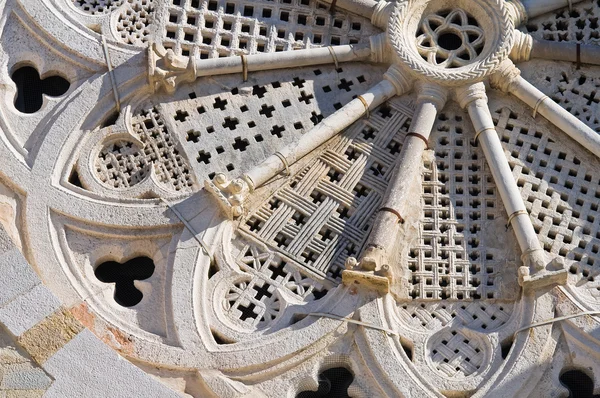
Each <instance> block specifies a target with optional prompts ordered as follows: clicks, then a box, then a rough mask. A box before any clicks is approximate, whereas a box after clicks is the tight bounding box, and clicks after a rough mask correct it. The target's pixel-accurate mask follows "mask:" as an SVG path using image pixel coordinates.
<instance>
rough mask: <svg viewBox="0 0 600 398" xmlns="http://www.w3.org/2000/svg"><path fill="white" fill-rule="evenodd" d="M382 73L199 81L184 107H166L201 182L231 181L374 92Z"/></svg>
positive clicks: (354, 69)
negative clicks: (221, 175) (219, 177)
mask: <svg viewBox="0 0 600 398" xmlns="http://www.w3.org/2000/svg"><path fill="white" fill-rule="evenodd" d="M382 72H383V70H382V69H380V68H377V67H374V68H372V69H371V70H369V71H367V70H365V69H364V68H363V67H360V66H359V65H356V64H354V65H352V64H346V65H344V66H343V67H342V68H339V69H337V70H336V69H335V67H334V66H333V65H331V66H322V67H319V68H310V69H308V68H306V69H302V70H299V71H296V72H295V73H290V72H289V71H273V72H266V73H256V74H252V75H251V78H252V80H251V81H249V82H246V83H242V82H241V76H239V75H234V76H227V77H222V78H219V82H218V83H217V82H216V81H215V80H214V79H211V78H205V79H199V80H198V81H197V82H196V83H195V84H194V85H193V86H192V87H189V88H188V90H189V91H187V92H186V91H183V90H185V88H183V89H182V90H181V92H180V97H179V98H181V97H182V96H185V97H186V99H185V100H179V101H172V100H171V101H169V102H167V103H164V104H163V105H161V109H162V111H163V112H164V115H166V116H165V117H168V118H169V119H170V120H171V121H172V123H171V124H170V126H173V127H174V128H175V129H176V130H177V133H178V135H179V141H180V142H181V143H182V145H183V147H184V149H185V151H186V153H187V156H188V158H189V159H190V160H191V162H192V165H193V166H192V167H193V169H194V171H195V173H196V176H197V177H198V180H200V181H201V180H203V179H206V178H212V177H213V176H214V175H215V173H217V172H225V173H227V174H229V175H230V176H232V177H237V176H238V175H239V174H241V173H243V172H244V171H246V170H248V169H249V168H250V167H252V166H254V165H255V164H258V163H259V162H260V161H262V160H264V159H265V158H266V157H267V156H269V155H270V154H272V153H273V152H275V151H277V150H279V149H281V148H282V147H284V146H285V145H287V144H290V143H292V142H294V141H295V140H297V139H298V138H299V137H300V136H301V135H302V134H304V133H305V132H306V131H308V130H310V129H311V128H312V127H313V126H315V125H316V124H318V123H319V122H320V121H321V120H323V118H324V117H327V116H329V115H330V114H332V113H333V112H335V110H337V109H339V108H341V107H342V104H345V103H347V102H349V101H350V100H351V99H352V98H353V97H354V96H355V95H357V94H359V93H361V92H363V91H364V90H366V89H367V88H368V87H370V86H372V85H373V84H374V83H376V82H377V81H378V79H379V78H380V77H381V73H382Z"/></svg>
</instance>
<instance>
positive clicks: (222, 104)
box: [213, 97, 227, 111]
mask: <svg viewBox="0 0 600 398" xmlns="http://www.w3.org/2000/svg"><path fill="white" fill-rule="evenodd" d="M226 105H227V100H222V99H221V97H217V98H215V102H214V103H213V108H215V109H220V110H222V111H224V110H225V107H226Z"/></svg>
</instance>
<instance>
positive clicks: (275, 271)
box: [267, 261, 288, 281]
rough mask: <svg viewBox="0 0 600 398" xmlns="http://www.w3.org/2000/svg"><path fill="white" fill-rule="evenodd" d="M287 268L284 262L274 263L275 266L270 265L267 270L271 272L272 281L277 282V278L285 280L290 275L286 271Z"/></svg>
mask: <svg viewBox="0 0 600 398" xmlns="http://www.w3.org/2000/svg"><path fill="white" fill-rule="evenodd" d="M285 266H286V263H285V262H284V261H279V262H274V263H273V264H271V265H269V267H268V268H267V269H268V270H269V271H271V279H273V280H274V281H277V278H279V277H281V279H285V277H286V276H287V274H288V273H287V272H286V271H285Z"/></svg>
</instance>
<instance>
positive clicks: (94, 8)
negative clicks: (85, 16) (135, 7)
mask: <svg viewBox="0 0 600 398" xmlns="http://www.w3.org/2000/svg"><path fill="white" fill-rule="evenodd" d="M123 1H124V0H73V4H74V5H75V6H76V7H77V8H79V9H80V10H82V11H85V12H87V13H89V14H92V15H96V14H107V13H109V12H111V11H112V10H114V9H115V8H117V7H119V6H120V5H121V4H123Z"/></svg>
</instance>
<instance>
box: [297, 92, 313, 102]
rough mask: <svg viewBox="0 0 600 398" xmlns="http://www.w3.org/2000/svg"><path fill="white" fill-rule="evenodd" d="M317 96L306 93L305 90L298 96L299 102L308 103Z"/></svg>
mask: <svg viewBox="0 0 600 398" xmlns="http://www.w3.org/2000/svg"><path fill="white" fill-rule="evenodd" d="M313 98H315V97H314V96H313V95H312V94H306V92H304V90H302V91H301V92H300V96H299V97H298V101H299V102H305V103H306V104H310V100H311V99H313Z"/></svg>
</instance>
